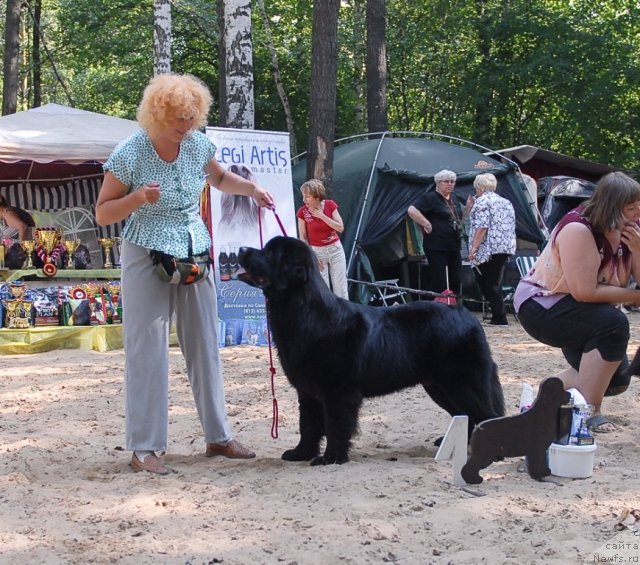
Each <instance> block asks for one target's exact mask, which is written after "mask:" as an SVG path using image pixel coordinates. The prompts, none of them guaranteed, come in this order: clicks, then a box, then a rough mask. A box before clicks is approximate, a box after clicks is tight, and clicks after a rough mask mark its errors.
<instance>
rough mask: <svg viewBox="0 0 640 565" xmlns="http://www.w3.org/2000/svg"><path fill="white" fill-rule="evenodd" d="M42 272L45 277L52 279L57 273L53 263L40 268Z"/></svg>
mask: <svg viewBox="0 0 640 565" xmlns="http://www.w3.org/2000/svg"><path fill="white" fill-rule="evenodd" d="M42 272H43V273H44V274H45V275H46V276H47V277H53V276H54V275H55V274H56V273H57V272H58V267H56V266H55V265H54V264H53V263H45V264H44V265H43V266H42Z"/></svg>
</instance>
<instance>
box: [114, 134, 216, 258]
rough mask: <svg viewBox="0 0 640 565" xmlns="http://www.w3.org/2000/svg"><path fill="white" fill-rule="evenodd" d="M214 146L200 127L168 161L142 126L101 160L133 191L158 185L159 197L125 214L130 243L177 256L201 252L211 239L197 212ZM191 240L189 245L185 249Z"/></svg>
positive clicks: (126, 232) (124, 235)
mask: <svg viewBox="0 0 640 565" xmlns="http://www.w3.org/2000/svg"><path fill="white" fill-rule="evenodd" d="M215 152H216V146H215V145H214V144H213V143H212V142H211V140H210V139H209V138H208V137H207V136H206V135H204V134H203V133H201V132H199V131H194V132H193V133H191V134H190V135H188V136H187V137H186V138H185V139H184V140H183V141H182V143H181V144H180V152H179V153H178V157H177V158H176V160H175V161H173V162H171V163H167V162H166V161H163V160H162V159H161V158H160V157H159V156H158V154H157V153H156V150H155V148H154V147H153V144H152V143H151V139H150V138H149V136H148V135H147V133H146V132H145V131H144V130H140V131H137V132H136V133H134V134H133V135H131V136H129V137H128V138H127V139H125V140H124V141H122V142H121V143H119V144H118V146H117V147H116V148H115V149H114V150H113V153H111V156H110V157H109V159H108V160H107V162H106V163H105V164H104V167H103V168H104V170H105V172H106V171H111V173H112V174H113V176H115V177H116V178H117V179H118V180H119V181H120V182H122V183H123V184H125V185H127V186H128V187H129V192H132V191H134V190H136V189H138V188H140V187H141V186H143V185H145V184H148V183H149V182H151V181H156V182H157V183H159V184H160V200H158V202H156V203H154V204H149V203H147V204H143V205H142V206H140V207H139V208H138V209H137V210H136V211H135V212H133V213H132V214H131V216H129V218H128V220H127V222H126V224H125V227H124V230H123V232H122V237H123V238H124V239H126V240H127V241H130V242H131V243H134V244H136V245H140V246H142V247H146V248H147V249H156V250H158V251H163V252H164V253H168V254H170V255H174V256H176V257H180V258H184V257H188V256H189V252H190V251H191V252H192V253H194V254H198V253H202V252H204V251H206V250H207V249H209V247H210V245H211V238H210V236H209V232H208V231H207V228H206V226H205V224H204V222H203V220H202V218H201V216H200V194H201V192H202V189H203V187H204V184H205V179H206V173H205V172H204V167H205V166H206V165H207V164H208V163H209V162H210V161H211V160H212V159H213V158H214V155H215ZM190 242H191V246H192V249H191V250H190V249H189V243H190Z"/></svg>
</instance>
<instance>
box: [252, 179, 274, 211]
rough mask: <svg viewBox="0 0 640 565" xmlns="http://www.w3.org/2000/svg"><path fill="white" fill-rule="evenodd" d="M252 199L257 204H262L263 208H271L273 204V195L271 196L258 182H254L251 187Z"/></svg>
mask: <svg viewBox="0 0 640 565" xmlns="http://www.w3.org/2000/svg"><path fill="white" fill-rule="evenodd" d="M253 199H254V200H255V201H256V203H257V204H258V206H262V207H264V208H273V206H274V200H273V196H271V194H270V193H269V192H268V191H267V190H266V189H265V188H262V187H261V186H260V185H259V184H256V186H255V188H254V189H253Z"/></svg>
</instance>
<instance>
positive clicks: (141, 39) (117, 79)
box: [0, 0, 640, 169]
mask: <svg viewBox="0 0 640 565" xmlns="http://www.w3.org/2000/svg"><path fill="white" fill-rule="evenodd" d="M216 5H217V4H216V0H173V2H172V25H173V54H172V69H173V70H174V71H175V72H189V73H193V74H195V75H197V76H199V77H201V78H202V79H203V80H204V81H205V82H206V83H207V84H208V85H209V87H210V89H211V92H212V94H213V95H214V98H215V97H217V95H218V88H217V80H218V56H217V50H218V30H217V18H216V13H217V12H216ZM5 6H6V3H5V2H0V31H3V28H4V10H5ZM265 8H266V10H267V11H268V16H269V19H270V23H271V33H272V35H273V41H274V44H275V48H276V50H277V54H278V63H279V67H280V72H281V75H282V81H283V84H284V88H285V89H286V91H287V95H288V97H289V102H290V105H291V110H292V112H293V116H294V121H295V133H296V137H297V140H298V145H299V147H300V149H301V150H304V145H305V144H306V141H307V135H308V131H309V124H308V120H309V113H310V112H309V98H310V91H311V89H312V88H313V87H314V85H312V84H310V68H311V33H312V14H313V1H312V0H267V1H266V2H265ZM365 8H366V0H345V1H343V2H341V9H340V18H339V48H338V57H339V60H338V76H337V82H338V90H337V100H336V105H337V124H336V137H343V136H348V135H354V134H360V133H364V130H365V127H366V123H367V121H366V114H365V112H366V107H367V105H366V77H365V71H364V62H365V55H366V25H365V19H364V18H365ZM25 14H26V11H25ZM387 19H388V21H387V57H388V77H389V78H388V91H387V100H388V114H389V125H390V128H391V129H394V130H411V131H431V132H434V133H440V134H446V135H452V136H457V137H463V138H466V139H470V140H472V141H474V142H477V143H481V144H483V145H486V146H488V147H493V148H500V147H507V146H512V145H519V144H532V145H540V146H542V147H546V148H549V149H552V150H556V151H560V152H562V153H566V154H569V155H574V156H576V157H583V158H587V159H593V160H597V161H601V162H605V163H609V164H613V165H616V166H621V167H627V168H631V169H640V141H638V139H637V136H636V135H635V134H636V132H637V131H638V130H639V129H640V6H639V4H638V2H637V0H563V1H560V0H413V1H411V2H407V1H406V0H387ZM27 24H28V21H27ZM152 25H153V3H152V0H145V1H144V2H140V1H139V0H43V16H42V33H43V36H44V39H45V43H46V46H47V47H48V50H49V54H50V57H49V56H48V55H47V54H43V55H42V59H43V80H44V84H43V97H44V102H45V103H46V102H51V101H55V102H59V103H63V104H69V103H73V104H74V105H75V106H77V107H80V108H85V109H89V110H94V111H98V112H105V113H109V114H113V115H119V116H123V117H128V118H133V117H134V116H135V109H136V107H137V104H138V101H139V99H140V95H141V93H142V89H143V88H144V85H145V84H146V83H147V81H148V79H149V77H150V76H151V74H152V72H153V55H152V45H153V27H152ZM26 33H27V34H30V33H31V32H30V31H29V25H27V26H26ZM253 42H254V60H253V62H254V78H255V109H256V110H255V111H256V115H255V124H256V128H258V129H266V130H286V122H285V116H284V112H283V109H282V105H281V102H280V99H279V97H278V95H277V92H276V88H275V83H274V79H273V70H272V65H271V55H270V53H269V50H268V45H267V39H266V35H265V31H264V26H263V22H262V17H261V14H260V13H259V10H258V9H257V6H254V7H253ZM24 48H25V49H26V53H27V55H28V53H29V49H30V40H29V39H28V37H27V38H25V40H24ZM28 60H29V57H28V56H27V57H25V58H23V61H22V64H21V67H20V73H21V77H24V78H25V79H26V78H27V77H28V76H29V72H30V68H29V65H28ZM54 64H55V67H54ZM56 71H57V74H56ZM58 76H59V77H60V79H59V78H58ZM0 80H1V79H0ZM60 81H62V84H61V82H60ZM21 84H27V85H28V80H24V81H22V82H21ZM63 85H64V87H65V88H63ZM65 89H66V91H68V92H69V94H70V96H71V102H70V101H69V100H68V99H67V95H66V93H65ZM21 96H22V99H21V100H22V104H23V106H24V105H25V104H28V103H29V91H28V88H27V89H25V91H24V92H22V93H21ZM217 107H218V105H217V104H214V108H213V109H212V114H211V116H210V123H211V124H215V123H216V120H217Z"/></svg>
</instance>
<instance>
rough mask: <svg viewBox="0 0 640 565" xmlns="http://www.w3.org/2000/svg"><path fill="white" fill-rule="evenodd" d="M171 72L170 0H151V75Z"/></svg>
mask: <svg viewBox="0 0 640 565" xmlns="http://www.w3.org/2000/svg"><path fill="white" fill-rule="evenodd" d="M170 72H171V0H153V75H154V76H156V75H162V74H167V73H170Z"/></svg>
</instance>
